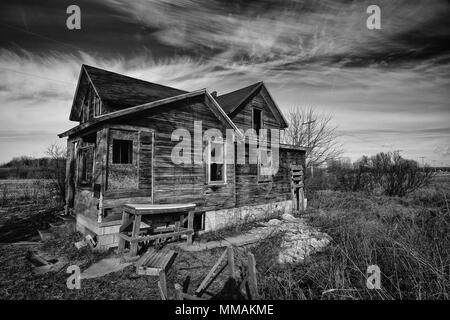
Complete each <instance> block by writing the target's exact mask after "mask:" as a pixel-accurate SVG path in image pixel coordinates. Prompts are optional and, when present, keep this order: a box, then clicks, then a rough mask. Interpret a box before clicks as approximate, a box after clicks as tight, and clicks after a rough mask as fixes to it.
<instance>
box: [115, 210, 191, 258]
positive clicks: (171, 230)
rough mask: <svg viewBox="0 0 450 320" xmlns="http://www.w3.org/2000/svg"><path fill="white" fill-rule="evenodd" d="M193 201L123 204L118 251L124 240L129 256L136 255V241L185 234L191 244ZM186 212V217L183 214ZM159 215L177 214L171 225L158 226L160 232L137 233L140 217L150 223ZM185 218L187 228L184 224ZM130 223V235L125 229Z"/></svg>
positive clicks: (121, 249)
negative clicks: (173, 223)
mask: <svg viewBox="0 0 450 320" xmlns="http://www.w3.org/2000/svg"><path fill="white" fill-rule="evenodd" d="M195 206H196V205H195V204H193V203H177V204H125V205H124V206H123V211H122V226H121V227H120V229H119V237H120V239H119V252H123V250H124V249H125V244H126V242H129V243H130V255H129V257H130V258H134V257H136V255H137V249H138V243H139V242H144V241H150V240H162V239H167V238H179V237H180V236H181V235H187V242H188V244H192V240H193V235H194V209H195ZM186 213H187V217H186V218H185V215H186ZM161 215H171V216H179V217H178V220H176V221H175V225H174V226H173V227H167V228H162V229H161V228H159V229H158V231H159V232H160V233H157V234H150V235H143V236H142V235H139V233H140V230H141V221H142V217H143V216H144V217H145V218H146V223H147V224H150V226H151V222H152V219H153V218H154V219H156V218H157V217H158V216H159V217H160V216H161ZM186 220H187V228H185V227H184V224H185V222H186ZM131 225H132V229H131V235H130V233H129V232H128V231H127V230H126V229H127V228H128V227H129V226H131Z"/></svg>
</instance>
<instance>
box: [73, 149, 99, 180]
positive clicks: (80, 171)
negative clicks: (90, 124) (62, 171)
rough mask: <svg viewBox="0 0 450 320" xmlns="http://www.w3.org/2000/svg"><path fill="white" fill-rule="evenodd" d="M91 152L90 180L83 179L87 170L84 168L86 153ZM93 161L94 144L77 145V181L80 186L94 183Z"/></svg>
mask: <svg viewBox="0 0 450 320" xmlns="http://www.w3.org/2000/svg"><path fill="white" fill-rule="evenodd" d="M89 152H90V153H91V155H92V162H91V163H92V165H91V166H92V168H91V175H90V180H87V179H84V174H86V176H87V175H88V173H89V171H88V170H87V169H86V170H85V168H86V164H87V162H86V161H87V160H86V154H87V153H89ZM94 161H95V147H94V145H88V146H82V147H79V164H78V168H79V169H78V175H77V182H78V185H79V186H80V187H91V186H92V185H93V183H94Z"/></svg>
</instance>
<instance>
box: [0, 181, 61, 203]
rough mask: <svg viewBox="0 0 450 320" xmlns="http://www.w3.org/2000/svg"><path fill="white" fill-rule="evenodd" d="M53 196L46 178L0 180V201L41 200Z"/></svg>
mask: <svg viewBox="0 0 450 320" xmlns="http://www.w3.org/2000/svg"><path fill="white" fill-rule="evenodd" d="M52 196H54V191H53V188H52V183H51V181H50V180H47V179H5V180H0V203H1V204H4V203H5V202H10V201H19V200H41V199H47V198H51V197H52Z"/></svg>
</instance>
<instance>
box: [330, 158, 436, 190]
mask: <svg viewBox="0 0 450 320" xmlns="http://www.w3.org/2000/svg"><path fill="white" fill-rule="evenodd" d="M328 171H329V172H330V174H331V176H332V177H331V178H330V179H332V180H333V181H334V189H337V190H342V191H364V192H367V193H375V192H376V191H377V190H380V191H381V193H383V194H385V195H387V196H399V197H403V196H405V195H406V194H408V193H411V192H413V191H415V190H417V189H419V188H421V187H423V186H426V185H427V184H429V183H430V181H431V179H432V178H433V175H434V172H433V171H432V170H430V169H429V168H420V167H419V165H418V163H417V162H416V161H413V160H408V159H404V158H402V157H401V156H400V154H399V153H398V152H388V153H383V152H381V153H379V154H377V155H375V156H373V157H370V158H369V157H367V156H364V157H362V158H361V159H360V160H359V161H357V162H356V163H354V164H353V165H352V166H349V165H346V164H343V163H341V162H339V161H332V162H330V163H329V165H328Z"/></svg>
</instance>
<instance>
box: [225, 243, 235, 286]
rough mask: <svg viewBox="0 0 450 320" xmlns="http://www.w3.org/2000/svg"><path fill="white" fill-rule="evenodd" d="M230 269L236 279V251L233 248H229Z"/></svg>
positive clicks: (231, 274)
mask: <svg viewBox="0 0 450 320" xmlns="http://www.w3.org/2000/svg"><path fill="white" fill-rule="evenodd" d="M227 257H228V267H229V268H230V276H231V277H232V278H234V279H236V268H235V266H234V251H233V247H231V246H229V247H227Z"/></svg>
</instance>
